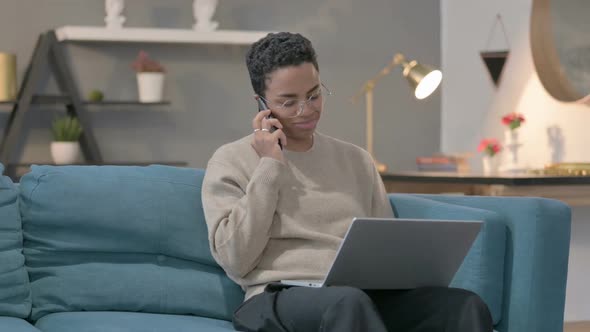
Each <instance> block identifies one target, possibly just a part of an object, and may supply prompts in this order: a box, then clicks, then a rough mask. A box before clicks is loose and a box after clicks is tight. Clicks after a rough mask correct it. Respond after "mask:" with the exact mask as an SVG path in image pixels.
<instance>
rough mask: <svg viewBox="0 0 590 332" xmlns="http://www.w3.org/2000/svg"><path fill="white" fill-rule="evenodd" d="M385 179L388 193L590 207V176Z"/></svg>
mask: <svg viewBox="0 0 590 332" xmlns="http://www.w3.org/2000/svg"><path fill="white" fill-rule="evenodd" d="M381 177H382V179H383V183H384V184H385V188H386V190H387V192H388V193H420V194H462V195H482V196H536V197H546V198H553V199H558V200H560V201H563V202H565V203H567V204H568V205H570V206H588V205H590V176H553V175H534V174H519V175H515V174H505V175H501V174H500V175H483V174H477V173H446V172H392V173H382V174H381Z"/></svg>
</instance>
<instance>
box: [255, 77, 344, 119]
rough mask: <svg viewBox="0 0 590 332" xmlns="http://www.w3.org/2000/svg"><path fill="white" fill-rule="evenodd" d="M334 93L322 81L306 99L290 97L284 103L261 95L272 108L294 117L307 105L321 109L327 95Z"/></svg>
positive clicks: (286, 115) (301, 112) (314, 108)
mask: <svg viewBox="0 0 590 332" xmlns="http://www.w3.org/2000/svg"><path fill="white" fill-rule="evenodd" d="M332 95H333V93H332V91H330V89H328V88H327V87H326V86H325V85H324V83H321V85H320V86H319V87H318V89H317V90H316V91H315V92H314V93H313V94H312V95H311V96H309V97H308V98H307V99H306V100H297V99H288V100H285V101H284V102H282V103H271V102H269V101H268V100H267V99H265V98H263V97H260V99H262V100H264V102H265V103H266V105H267V106H268V107H269V108H270V109H273V110H276V111H277V112H279V113H280V114H282V115H283V116H285V117H288V118H294V117H297V116H300V115H301V114H303V112H304V111H305V106H308V107H310V108H312V109H313V110H321V109H322V108H323V106H324V103H325V102H326V98H325V96H332Z"/></svg>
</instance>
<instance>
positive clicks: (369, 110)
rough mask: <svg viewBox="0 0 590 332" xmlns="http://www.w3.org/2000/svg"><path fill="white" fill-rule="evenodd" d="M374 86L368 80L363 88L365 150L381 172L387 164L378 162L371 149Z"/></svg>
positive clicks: (385, 168) (385, 169)
mask: <svg viewBox="0 0 590 332" xmlns="http://www.w3.org/2000/svg"><path fill="white" fill-rule="evenodd" d="M374 87H375V83H373V82H368V83H367V86H366V89H365V102H366V112H365V114H366V121H365V122H366V126H367V128H366V134H367V138H366V139H367V151H368V152H369V154H370V155H371V156H372V157H373V160H374V161H375V165H376V166H377V170H378V171H379V173H383V172H385V171H387V165H385V164H383V163H380V162H379V161H377V159H376V158H375V153H374V150H373V88H374Z"/></svg>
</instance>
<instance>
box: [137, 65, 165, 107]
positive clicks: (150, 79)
mask: <svg viewBox="0 0 590 332" xmlns="http://www.w3.org/2000/svg"><path fill="white" fill-rule="evenodd" d="M137 88H138V92H139V101H140V102H142V103H155V102H160V101H162V97H163V95H164V73H149V72H143V73H137Z"/></svg>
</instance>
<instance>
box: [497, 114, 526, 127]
mask: <svg viewBox="0 0 590 332" xmlns="http://www.w3.org/2000/svg"><path fill="white" fill-rule="evenodd" d="M523 123H524V116H523V115H522V114H520V113H510V114H507V115H504V116H503V117H502V124H504V125H506V126H509V127H510V129H511V130H514V129H516V128H518V127H520V125H521V124H523Z"/></svg>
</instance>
